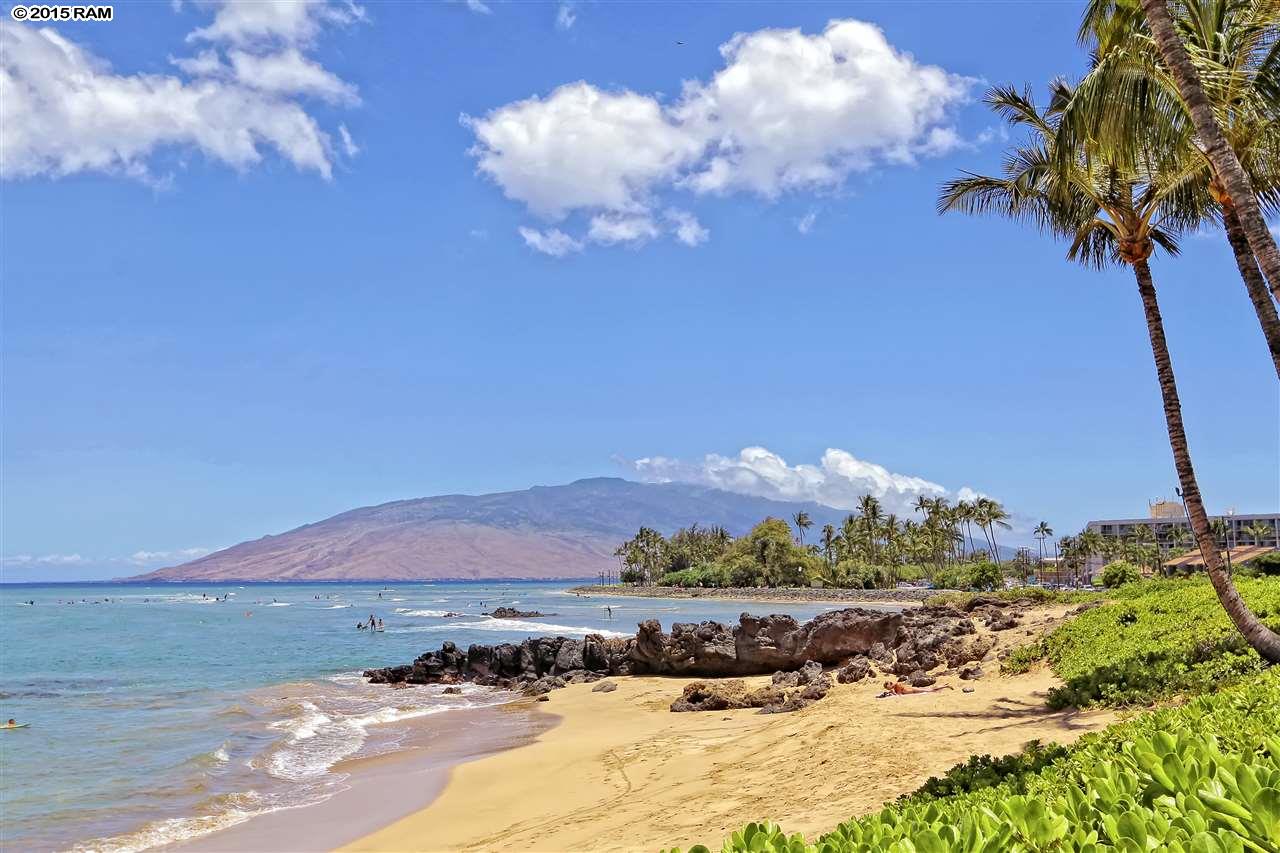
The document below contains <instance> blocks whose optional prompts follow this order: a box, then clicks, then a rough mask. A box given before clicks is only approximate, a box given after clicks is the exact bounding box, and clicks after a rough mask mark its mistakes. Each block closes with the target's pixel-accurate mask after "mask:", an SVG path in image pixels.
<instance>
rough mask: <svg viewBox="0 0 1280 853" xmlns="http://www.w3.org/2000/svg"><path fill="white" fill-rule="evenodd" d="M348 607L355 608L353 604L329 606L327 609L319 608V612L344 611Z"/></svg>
mask: <svg viewBox="0 0 1280 853" xmlns="http://www.w3.org/2000/svg"><path fill="white" fill-rule="evenodd" d="M348 607H355V605H354V604H330V605H329V606H328V607H321V608H320V609H321V610H346V609H347V608H348Z"/></svg>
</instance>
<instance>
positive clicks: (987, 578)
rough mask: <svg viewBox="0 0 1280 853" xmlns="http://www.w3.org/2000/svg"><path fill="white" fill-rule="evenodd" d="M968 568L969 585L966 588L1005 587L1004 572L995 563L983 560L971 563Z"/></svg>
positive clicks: (993, 588)
mask: <svg viewBox="0 0 1280 853" xmlns="http://www.w3.org/2000/svg"><path fill="white" fill-rule="evenodd" d="M966 568H967V569H968V581H969V583H968V586H967V587H966V589H979V590H986V591H991V590H997V589H1003V588H1004V573H1003V572H1001V571H1000V567H999V566H997V565H996V564H995V563H989V562H987V561H985V560H984V561H982V562H979V563H971V564H969V565H968V566H967V567H966Z"/></svg>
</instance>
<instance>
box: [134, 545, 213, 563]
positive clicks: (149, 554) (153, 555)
mask: <svg viewBox="0 0 1280 853" xmlns="http://www.w3.org/2000/svg"><path fill="white" fill-rule="evenodd" d="M215 550H217V549H214V548H178V549H176V550H172V551H134V552H133V553H132V554H130V555H129V557H128V560H129V562H131V563H134V564H136V565H139V566H142V565H146V564H147V563H158V562H166V561H180V562H184V563H185V562H186V561H187V560H194V559H195V558H197V557H203V556H204V555H205V554H211V553H213V552H214V551H215Z"/></svg>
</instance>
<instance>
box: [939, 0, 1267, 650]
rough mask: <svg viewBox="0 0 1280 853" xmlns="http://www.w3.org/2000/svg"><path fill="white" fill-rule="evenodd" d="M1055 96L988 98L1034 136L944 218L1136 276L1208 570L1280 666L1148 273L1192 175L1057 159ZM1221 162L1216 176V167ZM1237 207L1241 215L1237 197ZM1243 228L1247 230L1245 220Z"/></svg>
mask: <svg viewBox="0 0 1280 853" xmlns="http://www.w3.org/2000/svg"><path fill="white" fill-rule="evenodd" d="M1152 2H1156V0H1143V4H1144V8H1147V7H1148V6H1149V5H1150V4H1151V3H1152ZM1161 6H1162V7H1163V4H1161ZM1153 30H1154V27H1153ZM1053 90H1054V101H1053V103H1051V105H1050V108H1049V110H1048V111H1046V112H1045V113H1043V114H1042V113H1040V112H1038V111H1037V110H1036V108H1035V105H1034V103H1033V102H1032V100H1031V97H1030V94H1029V93H1027V94H1025V95H1019V94H1018V93H1017V92H1015V91H1014V90H1012V89H996V90H993V91H992V92H991V93H990V94H989V95H988V97H987V102H988V104H990V105H991V107H992V108H993V109H995V110H996V111H997V112H998V113H1000V114H1001V115H1003V116H1004V117H1005V118H1007V119H1008V120H1009V121H1011V122H1012V123H1014V124H1019V125H1023V126H1025V127H1026V128H1028V129H1029V130H1030V131H1031V134H1032V139H1031V141H1029V142H1028V143H1027V144H1025V145H1022V146H1018V147H1015V148H1014V149H1012V150H1011V151H1010V152H1008V154H1007V156H1006V160H1005V168H1004V175H1003V176H1002V177H999V178H991V177H982V176H977V175H968V176H966V177H964V178H959V179H956V180H953V181H950V182H948V183H947V184H946V185H944V187H943V190H942V194H941V198H940V200H939V204H938V207H939V210H940V211H941V212H946V211H949V210H963V211H965V212H969V213H978V214H981V213H990V212H998V213H1001V214H1003V215H1004V216H1007V217H1009V218H1011V219H1016V220H1022V221H1030V222H1032V223H1034V224H1036V225H1037V226H1039V228H1040V229H1041V230H1042V231H1049V232H1050V233H1053V234H1055V235H1057V236H1061V237H1067V238H1070V239H1071V240H1072V243H1071V248H1070V249H1069V251H1068V253H1067V257H1068V258H1070V259H1072V260H1080V261H1084V262H1087V263H1091V264H1093V265H1095V266H1099V267H1100V266H1103V265H1105V264H1107V263H1109V262H1121V263H1125V264H1128V265H1129V266H1130V267H1131V268H1132V269H1133V273H1134V278H1135V279H1136V280H1137V285H1138V294H1139V296H1140V297H1141V299H1142V307H1143V312H1144V314H1145V316H1146V322H1147V335H1148V338H1149V339H1150V342H1151V353H1152V357H1153V359H1154V361H1155V367H1156V377H1157V380H1158V382H1159V386H1160V394H1161V397H1162V400H1163V403H1164V416H1165V425H1166V428H1167V432H1168V434H1169V446H1170V448H1171V449H1172V451H1173V459H1174V467H1175V469H1176V470H1177V472H1178V479H1179V482H1180V483H1181V486H1182V492H1183V501H1184V503H1185V505H1186V509H1187V515H1188V516H1189V518H1190V519H1191V527H1192V530H1193V531H1194V532H1195V534H1196V540H1197V541H1198V543H1199V544H1200V550H1201V554H1202V555H1203V557H1204V560H1205V566H1206V569H1207V570H1208V572H1209V577H1210V579H1211V580H1212V582H1213V586H1214V589H1215V591H1216V592H1217V593H1218V598H1219V600H1221V601H1222V604H1223V607H1224V608H1225V609H1226V611H1227V613H1228V615H1229V616H1230V617H1231V620H1232V622H1233V623H1235V625H1236V627H1237V628H1238V629H1239V630H1240V633H1241V634H1243V635H1244V637H1245V638H1246V639H1247V640H1248V641H1249V643H1250V644H1251V645H1252V646H1253V647H1254V648H1255V649H1257V650H1258V652H1259V654H1261V655H1262V656H1263V657H1264V658H1265V659H1267V660H1270V661H1277V662H1280V635H1277V634H1276V633H1275V632H1274V631H1272V630H1271V629H1269V628H1267V626H1266V625H1264V624H1263V623H1262V622H1261V621H1260V620H1259V619H1258V618H1257V617H1256V616H1255V615H1254V614H1253V613H1252V612H1251V611H1250V610H1249V608H1248V607H1247V605H1245V603H1244V600H1243V599H1241V598H1240V593H1239V592H1238V591H1237V590H1236V588H1235V585H1234V584H1233V583H1232V582H1231V578H1230V577H1229V576H1228V575H1227V574H1226V572H1225V571H1223V567H1222V562H1221V560H1220V558H1219V555H1218V552H1217V549H1216V548H1214V546H1213V537H1212V534H1211V532H1210V531H1209V521H1208V516H1207V515H1206V513H1205V511H1204V503H1203V501H1202V500H1201V498H1200V488H1199V485H1198V484H1197V482H1196V476H1195V469H1194V467H1193V465H1192V463H1191V452H1190V449H1189V447H1188V444H1187V435H1186V429H1185V427H1184V426H1183V423H1182V404H1181V402H1180V400H1179V398H1178V385H1177V381H1176V379H1175V377H1174V373H1173V361H1172V359H1171V357H1170V355H1169V345H1168V342H1167V341H1166V340H1165V333H1164V320H1163V318H1162V316H1161V314H1160V305H1159V301H1158V300H1157V298H1156V289H1155V282H1154V281H1153V279H1152V277H1151V267H1150V265H1149V264H1148V263H1147V259H1148V258H1149V257H1151V255H1152V253H1153V252H1154V250H1155V248H1156V246H1160V247H1162V248H1164V249H1165V250H1166V251H1168V252H1169V253H1171V254H1173V253H1176V252H1177V242H1176V241H1175V239H1174V236H1173V233H1172V231H1171V230H1166V226H1167V227H1169V228H1171V229H1173V230H1178V229H1181V228H1186V227H1188V226H1189V225H1193V224H1194V223H1195V222H1196V221H1197V215H1196V212H1195V207H1196V205H1190V204H1186V187H1185V182H1184V178H1185V174H1184V172H1183V171H1182V170H1179V169H1173V170H1168V169H1167V168H1166V166H1167V164H1164V163H1158V162H1153V161H1151V160H1142V159H1141V158H1138V162H1136V163H1133V164H1130V163H1127V162H1124V161H1121V162H1115V161H1114V160H1112V159H1111V158H1110V157H1109V156H1108V152H1107V151H1105V150H1100V149H1098V148H1097V147H1096V146H1093V145H1090V144H1089V142H1088V140H1081V141H1080V142H1079V143H1078V144H1079V150H1076V151H1073V152H1071V153H1070V155H1069V156H1068V155H1066V154H1064V153H1062V152H1059V151H1056V150H1055V145H1056V143H1057V141H1058V129H1059V128H1058V118H1057V117H1058V116H1060V115H1061V110H1062V108H1063V107H1064V106H1065V105H1066V104H1067V103H1069V101H1070V98H1071V95H1072V90H1071V88H1070V87H1069V86H1067V84H1066V83H1065V82H1063V81H1056V82H1055V83H1054V85H1053ZM1233 157H1234V155H1233ZM1126 159H1128V158H1126ZM1214 162H1215V166H1216V162H1217V161H1214ZM1237 166H1238V163H1237ZM1232 200H1233V201H1234V202H1236V204H1237V206H1238V207H1240V203H1239V200H1238V199H1236V198H1235V195H1234V193H1233V194H1232ZM1250 200H1253V199H1252V195H1250ZM1255 205H1256V201H1255ZM1242 212H1243V208H1242ZM1242 220H1245V222H1246V226H1247V224H1248V223H1247V220H1246V219H1245V217H1243V216H1242ZM1250 244H1251V245H1252V240H1251V241H1250Z"/></svg>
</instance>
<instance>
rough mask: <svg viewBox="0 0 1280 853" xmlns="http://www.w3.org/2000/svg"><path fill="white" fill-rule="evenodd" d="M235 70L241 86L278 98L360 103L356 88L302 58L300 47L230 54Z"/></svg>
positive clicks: (318, 64) (235, 51)
mask: <svg viewBox="0 0 1280 853" xmlns="http://www.w3.org/2000/svg"><path fill="white" fill-rule="evenodd" d="M227 58H228V59H230V60H231V69H232V72H233V73H234V74H235V78H236V80H237V81H239V82H240V83H242V84H244V85H245V86H248V87H250V88H252V89H257V90H258V91H261V92H270V93H272V94H277V95H311V96H313V97H317V98H320V99H321V100H324V101H329V102H330V103H335V104H358V103H359V102H360V96H359V95H357V94H356V87H355V86H352V85H351V84H350V83H347V82H345V81H343V80H341V79H339V78H338V76H337V75H336V74H333V73H332V72H330V71H326V70H325V69H324V68H322V67H321V66H320V63H318V62H316V61H314V60H311V59H308V58H306V57H305V56H303V55H302V53H301V52H299V50H298V49H297V48H296V47H290V48H285V49H284V50H282V51H280V52H279V53H272V54H267V55H265V56H256V55H254V54H252V53H246V52H245V51H242V50H232V51H228V53H227Z"/></svg>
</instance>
